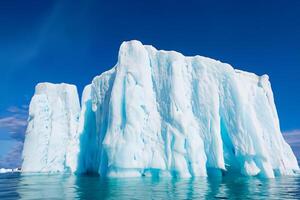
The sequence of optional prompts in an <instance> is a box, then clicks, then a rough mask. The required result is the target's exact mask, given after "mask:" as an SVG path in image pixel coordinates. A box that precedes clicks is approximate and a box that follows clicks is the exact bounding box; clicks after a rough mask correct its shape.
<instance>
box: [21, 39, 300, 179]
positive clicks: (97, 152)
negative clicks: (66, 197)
mask: <svg viewBox="0 0 300 200" xmlns="http://www.w3.org/2000/svg"><path fill="white" fill-rule="evenodd" d="M274 155H276V156H274ZM296 170H299V167H298V164H297V161H296V158H295V155H294V154H293V152H292V150H291V148H290V146H289V145H288V144H287V143H286V142H285V141H284V139H283V137H282V134H281V132H280V125H279V119H278V115H277V111H276V106H275V103H274V96H273V93H272V89H271V84H270V82H269V77H268V76H267V75H262V76H257V75H255V74H253V73H249V72H244V71H241V70H236V69H234V68H233V67H232V66H230V65H229V64H225V63H221V62H220V61H216V60H213V59H210V58H206V57H202V56H194V57H187V56H184V55H182V54H181V53H178V52H175V51H164V50H156V49H155V48H154V47H152V46H149V45H143V44H142V43H141V42H139V41H135V40H133V41H128V42H124V43H122V45H121V47H120V50H119V55H118V61H117V64H116V65H115V66H114V67H113V68H112V69H111V70H109V71H107V72H104V73H102V74H101V75H99V76H96V77H95V78H94V79H93V81H92V82H91V83H90V84H89V85H87V86H86V87H85V88H84V91H83V93H82V99H81V106H80V103H79V97H78V94H77V89H76V86H74V85H70V84H65V83H62V84H52V83H40V84H38V85H37V86H36V90H35V95H34V96H33V97H32V100H31V103H30V109H29V123H28V127H27V133H26V138H25V144H24V150H23V164H22V172H24V173H25V172H72V173H76V174H82V173H95V174H99V175H100V176H108V177H136V176H178V177H194V176H210V175H227V174H240V175H244V176H261V177H269V178H271V177H275V176H281V175H292V174H294V172H295V171H296Z"/></svg>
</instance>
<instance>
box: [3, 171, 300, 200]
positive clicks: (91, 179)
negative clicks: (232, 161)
mask: <svg viewBox="0 0 300 200" xmlns="http://www.w3.org/2000/svg"><path fill="white" fill-rule="evenodd" d="M0 199H1V200H6V199H91V200H94V199H117V200H122V199H134V200H147V199H154V200H156V199H164V200H165V199H280V200H282V199H283V200H288V199H300V176H293V177H278V178H273V179H262V178H257V177H251V178H249V177H238V176H224V177H208V178H188V179H186V178H167V177H163V178H158V177H156V178H154V177H153V178H151V177H141V178H101V177H99V176H92V175H90V176H88V175H86V176H75V175H71V174H21V173H4V174H0Z"/></svg>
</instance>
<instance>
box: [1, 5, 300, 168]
mask: <svg viewBox="0 0 300 200" xmlns="http://www.w3.org/2000/svg"><path fill="white" fill-rule="evenodd" d="M299 11H300V1H297V0H290V1H283V0H278V1H259V0H254V1H243V2H241V1H233V0H229V1H214V0H212V1H138V0H130V1H114V0H111V1H51V0H43V1H21V0H20V1H14V0H4V1H1V2H0V27H1V28H0V75H1V78H0V91H1V98H0V167H2V166H4V167H15V166H19V165H20V161H21V160H20V153H21V150H22V141H23V139H24V133H25V129H26V120H27V112H28V111H27V110H28V104H29V102H30V98H31V96H32V95H33V93H34V87H35V85H36V84H37V83H39V82H46V81H47V82H54V83H60V82H66V83H72V84H75V85H77V87H78V91H79V94H81V91H82V89H83V87H84V86H85V85H87V84H89V83H90V82H91V80H92V78H93V77H94V76H96V75H99V74H101V73H102V72H104V71H106V70H108V69H110V68H111V67H112V66H114V64H115V63H116V61H117V54H118V49H119V46H120V44H121V43H122V41H125V40H132V39H137V40H140V41H141V42H142V43H144V44H151V45H153V46H155V47H156V48H158V49H165V50H176V51H179V52H181V53H183V54H184V55H202V56H207V57H211V58H214V59H217V60H220V61H222V62H226V63H229V64H231V65H232V66H233V67H234V68H238V69H241V70H246V71H251V72H254V73H256V74H258V75H262V74H268V75H269V76H270V81H271V83H272V88H273V92H274V96H275V103H276V106H277V110H278V114H279V118H280V122H281V130H282V131H283V132H284V134H285V136H286V138H287V140H288V142H289V143H291V144H292V146H293V148H294V150H295V151H296V153H297V154H298V155H300V154H299V152H300V141H299V140H300V139H299V138H300V123H299V122H300V120H299V115H300V106H299V102H300V82H299V72H300V68H299V66H300V12H299Z"/></svg>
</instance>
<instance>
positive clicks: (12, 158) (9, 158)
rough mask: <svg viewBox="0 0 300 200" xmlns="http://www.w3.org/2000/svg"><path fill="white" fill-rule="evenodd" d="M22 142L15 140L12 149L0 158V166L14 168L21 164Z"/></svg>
mask: <svg viewBox="0 0 300 200" xmlns="http://www.w3.org/2000/svg"><path fill="white" fill-rule="evenodd" d="M22 150H23V142H21V141H19V142H17V143H16V144H15V145H14V146H13V147H12V149H11V150H10V151H9V152H8V153H7V154H6V155H5V156H3V157H2V158H0V167H4V168H16V167H20V166H21V162H22Z"/></svg>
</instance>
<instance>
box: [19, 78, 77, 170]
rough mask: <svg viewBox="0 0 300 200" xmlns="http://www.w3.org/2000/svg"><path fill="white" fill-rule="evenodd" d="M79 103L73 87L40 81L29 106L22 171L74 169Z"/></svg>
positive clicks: (75, 166)
mask: <svg viewBox="0 0 300 200" xmlns="http://www.w3.org/2000/svg"><path fill="white" fill-rule="evenodd" d="M79 113H80V105H79V99H78V94H77V89H76V86H74V85H69V84H64V83H62V84H52V83H40V84H38V85H37V86H36V88H35V94H34V96H33V97H32V99H31V102H30V106H29V120H28V127H27V131H26V137H25V143H24V149H23V164H22V171H23V172H67V171H75V170H76V169H77V156H78V152H79V140H78V134H77V126H78V125H77V124H78V120H79Z"/></svg>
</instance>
